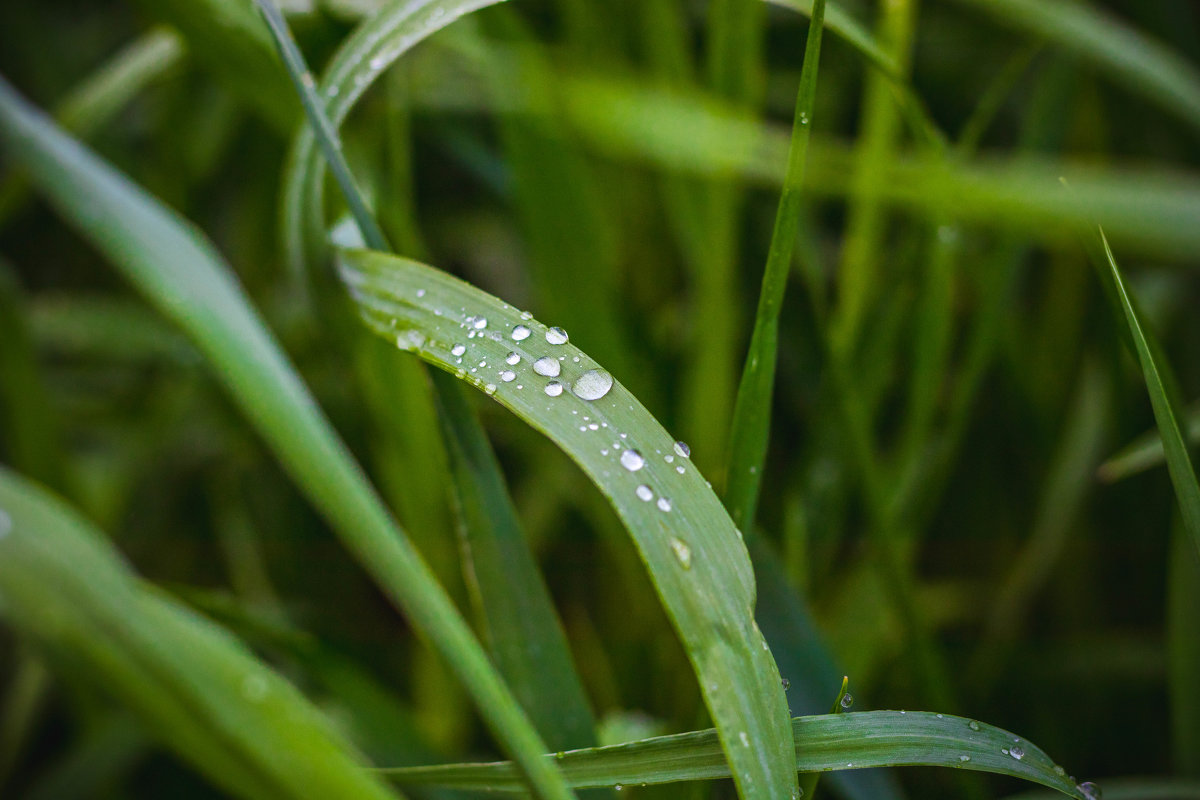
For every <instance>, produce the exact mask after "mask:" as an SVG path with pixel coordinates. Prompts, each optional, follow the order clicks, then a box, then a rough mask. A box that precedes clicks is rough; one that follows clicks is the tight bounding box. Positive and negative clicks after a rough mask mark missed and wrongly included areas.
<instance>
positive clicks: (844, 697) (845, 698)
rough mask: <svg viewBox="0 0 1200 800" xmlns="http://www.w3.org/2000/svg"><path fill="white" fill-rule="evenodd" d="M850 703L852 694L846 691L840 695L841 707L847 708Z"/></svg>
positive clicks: (852, 703)
mask: <svg viewBox="0 0 1200 800" xmlns="http://www.w3.org/2000/svg"><path fill="white" fill-rule="evenodd" d="M852 705H854V695H852V694H850V693H849V692H846V693H845V694H844V695H842V700H841V706H842V708H849V707H850V706H852Z"/></svg>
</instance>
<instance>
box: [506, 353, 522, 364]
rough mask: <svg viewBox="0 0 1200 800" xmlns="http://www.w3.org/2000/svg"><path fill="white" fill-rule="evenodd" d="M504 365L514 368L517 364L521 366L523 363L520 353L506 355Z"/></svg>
mask: <svg viewBox="0 0 1200 800" xmlns="http://www.w3.org/2000/svg"><path fill="white" fill-rule="evenodd" d="M504 363H505V364H508V365H509V366H513V367H515V366H516V365H517V364H520V363H521V355H520V353H509V354H508V355H506V356H505V357H504Z"/></svg>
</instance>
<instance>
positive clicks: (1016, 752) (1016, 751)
mask: <svg viewBox="0 0 1200 800" xmlns="http://www.w3.org/2000/svg"><path fill="white" fill-rule="evenodd" d="M1008 754H1009V755H1010V756H1012V757H1013V758H1015V759H1016V760H1017V761H1020V760H1021V759H1022V758H1024V757H1025V750H1024V748H1022V747H1021V746H1020V745H1015V744H1014V745H1013V746H1012V747H1010V748H1008Z"/></svg>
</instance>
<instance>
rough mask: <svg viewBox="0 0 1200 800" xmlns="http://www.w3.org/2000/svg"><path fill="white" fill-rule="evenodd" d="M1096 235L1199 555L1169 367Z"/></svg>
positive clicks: (1197, 504) (1196, 489)
mask: <svg viewBox="0 0 1200 800" xmlns="http://www.w3.org/2000/svg"><path fill="white" fill-rule="evenodd" d="M1099 236H1100V245H1101V246H1102V248H1103V253H1102V257H1103V259H1104V260H1103V261H1099V258H1100V257H1101V256H1100V255H1098V254H1095V253H1093V260H1096V261H1097V264H1096V267H1097V269H1098V270H1099V272H1100V277H1101V280H1103V281H1104V282H1105V283H1106V284H1107V286H1106V288H1107V289H1108V290H1109V291H1107V292H1106V294H1107V295H1108V296H1109V298H1110V300H1115V302H1116V303H1119V307H1118V308H1114V309H1113V314H1114V316H1118V317H1119V318H1120V317H1123V318H1124V322H1125V324H1126V326H1128V332H1129V336H1130V339H1131V340H1132V345H1133V349H1134V353H1135V355H1136V356H1137V360H1138V363H1139V364H1140V365H1141V367H1142V375H1143V377H1144V378H1145V381H1146V390H1147V392H1149V394H1150V405H1151V407H1152V408H1153V409H1154V419H1155V421H1156V422H1157V423H1158V432H1159V435H1160V436H1161V437H1162V441H1163V450H1164V452H1165V453H1166V460H1167V470H1168V472H1170V475H1171V483H1172V484H1173V485H1174V486H1175V498H1176V500H1177V501H1178V502H1179V510H1180V512H1181V513H1182V515H1183V526H1184V530H1185V531H1186V532H1187V535H1188V536H1189V537H1190V538H1191V540H1192V544H1193V545H1195V548H1196V553H1197V555H1200V482H1197V480H1196V470H1195V467H1194V466H1193V465H1192V459H1191V457H1190V456H1189V455H1188V449H1187V443H1186V442H1185V441H1184V437H1183V429H1182V426H1181V420H1182V419H1183V415H1182V414H1181V413H1180V410H1179V408H1178V406H1177V404H1176V401H1175V398H1174V397H1173V394H1172V393H1173V390H1172V388H1171V387H1173V386H1174V380H1173V378H1171V377H1170V376H1169V374H1168V372H1167V371H1168V370H1169V369H1170V367H1169V365H1168V364H1167V363H1166V361H1165V360H1164V359H1163V355H1162V350H1161V348H1160V347H1159V346H1158V344H1157V342H1156V341H1155V340H1154V334H1153V333H1151V332H1150V331H1149V330H1148V329H1146V328H1145V327H1144V326H1143V325H1142V320H1141V315H1140V314H1139V313H1138V311H1137V307H1136V303H1135V301H1134V300H1133V298H1132V297H1131V296H1130V294H1129V289H1128V287H1127V286H1126V285H1125V278H1124V277H1123V276H1122V274H1121V269H1120V267H1118V266H1117V260H1116V257H1115V256H1114V255H1113V251H1112V248H1111V247H1109V244H1108V239H1107V237H1105V235H1104V231H1103V229H1100V231H1099ZM1118 312H1119V314H1118Z"/></svg>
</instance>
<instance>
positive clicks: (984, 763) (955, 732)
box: [382, 711, 1095, 800]
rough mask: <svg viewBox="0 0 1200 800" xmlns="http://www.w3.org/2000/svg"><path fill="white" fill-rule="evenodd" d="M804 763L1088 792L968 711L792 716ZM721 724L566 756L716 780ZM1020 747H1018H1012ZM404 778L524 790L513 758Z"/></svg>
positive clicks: (603, 771) (576, 780) (593, 774)
mask: <svg viewBox="0 0 1200 800" xmlns="http://www.w3.org/2000/svg"><path fill="white" fill-rule="evenodd" d="M792 731H793V734H794V736H795V740H796V752H795V764H796V769H797V770H799V771H801V772H815V771H821V772H828V771H833V770H846V769H867V768H872V767H899V766H934V767H947V768H950V769H962V770H972V771H976V772H990V773H993V774H996V775H1008V776H1010V777H1014V778H1020V779H1022V780H1027V781H1031V782H1033V783H1038V784H1041V785H1042V786H1046V787H1048V788H1051V789H1055V790H1056V791H1058V792H1060V793H1061V794H1064V795H1067V796H1069V797H1075V798H1079V800H1095V798H1094V796H1093V797H1092V798H1088V797H1087V796H1086V795H1085V794H1084V793H1083V791H1082V790H1081V789H1080V788H1078V787H1076V785H1075V783H1074V781H1072V780H1071V779H1070V778H1068V777H1067V775H1066V772H1065V770H1062V769H1061V768H1056V766H1055V763H1054V761H1053V760H1052V759H1051V758H1050V757H1049V756H1047V755H1046V753H1045V752H1043V751H1042V750H1041V749H1040V748H1038V747H1037V746H1036V745H1034V744H1033V743H1032V742H1029V741H1026V740H1025V739H1023V738H1021V737H1019V736H1014V735H1013V734H1012V733H1010V732H1008V731H1005V730H1002V729H1000V728H996V727H994V726H992V725H988V724H987V723H984V722H978V721H976V720H973V719H967V718H965V717H955V716H951V715H949V714H934V713H931V712H928V711H909V712H904V711H864V712H856V713H850V714H822V715H818V716H811V717H798V718H796V719H793V720H792ZM716 738H717V737H716V735H715V732H714V731H713V730H712V729H709V730H705V731H693V732H690V733H681V734H675V735H673V736H659V737H655V738H652V739H642V740H640V741H637V742H629V743H626V744H618V745H612V746H609V747H599V748H594V749H591V750H575V751H572V752H568V753H564V754H563V755H562V758H560V759H558V761H559V763H560V764H561V765H562V768H563V772H564V773H565V774H566V775H567V777H568V780H570V781H571V783H572V784H573V785H575V786H578V787H580V788H582V787H584V786H607V785H612V784H613V783H620V784H622V785H630V786H636V785H640V784H643V783H646V784H662V783H673V782H677V781H694V780H710V779H714V778H723V777H727V776H728V775H729V765H728V763H726V762H725V760H724V758H723V755H722V753H721V750H720V748H719V747H718V746H717V741H716ZM1014 747H1016V748H1017V749H1018V750H1017V752H1018V755H1016V756H1014V755H1013V749H1012V748H1014ZM382 772H384V773H385V774H386V775H388V776H389V777H390V778H391V779H392V780H394V781H396V782H398V783H400V784H401V785H405V786H418V785H431V786H453V787H458V788H463V789H474V790H482V791H493V792H511V791H519V790H520V788H521V787H520V783H519V782H518V780H517V778H518V776H517V773H516V771H515V770H514V769H513V766H512V765H511V764H510V763H507V762H497V763H491V764H447V765H444V766H432V767H411V768H404V769H385V770H382Z"/></svg>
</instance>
